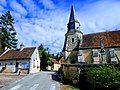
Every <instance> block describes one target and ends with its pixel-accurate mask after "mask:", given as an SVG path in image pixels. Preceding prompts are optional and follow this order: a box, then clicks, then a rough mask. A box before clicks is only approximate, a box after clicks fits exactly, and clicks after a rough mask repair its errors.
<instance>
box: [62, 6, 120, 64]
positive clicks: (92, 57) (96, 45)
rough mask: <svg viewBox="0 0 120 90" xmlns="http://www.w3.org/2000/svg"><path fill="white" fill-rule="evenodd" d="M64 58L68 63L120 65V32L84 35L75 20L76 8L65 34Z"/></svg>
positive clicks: (72, 11) (72, 12)
mask: <svg viewBox="0 0 120 90" xmlns="http://www.w3.org/2000/svg"><path fill="white" fill-rule="evenodd" d="M63 56H64V59H65V60H66V63H93V64H99V63H118V62H119V60H120V30H117V31H109V32H99V33H92V34H83V33H82V32H81V31H80V23H79V22H78V21H77V20H75V17H74V7H73V6H72V8H71V13H70V18H69V22H68V25H67V33H66V34H65V42H64V47H63Z"/></svg>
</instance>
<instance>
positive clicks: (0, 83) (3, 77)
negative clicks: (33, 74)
mask: <svg viewBox="0 0 120 90" xmlns="http://www.w3.org/2000/svg"><path fill="white" fill-rule="evenodd" d="M26 75H27V74H24V75H17V73H0V88H2V87H4V86H6V85H8V84H10V83H12V82H15V81H18V80H20V79H21V78H23V77H24V76H26Z"/></svg>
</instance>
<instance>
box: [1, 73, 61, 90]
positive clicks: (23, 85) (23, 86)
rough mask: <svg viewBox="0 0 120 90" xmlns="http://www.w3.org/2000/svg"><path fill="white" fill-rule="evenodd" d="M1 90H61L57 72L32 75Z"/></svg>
mask: <svg viewBox="0 0 120 90" xmlns="http://www.w3.org/2000/svg"><path fill="white" fill-rule="evenodd" d="M0 90H60V85H59V82H57V81H56V75H55V72H48V71H46V72H40V73H37V74H30V75H27V76H25V77H24V78H22V79H21V80H19V81H16V82H14V83H11V84H9V85H8V86H5V87H3V88H1V89H0Z"/></svg>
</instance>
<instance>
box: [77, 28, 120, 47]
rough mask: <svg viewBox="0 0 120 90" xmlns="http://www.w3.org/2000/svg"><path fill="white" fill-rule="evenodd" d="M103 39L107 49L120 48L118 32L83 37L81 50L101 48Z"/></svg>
mask: <svg viewBox="0 0 120 90" xmlns="http://www.w3.org/2000/svg"><path fill="white" fill-rule="evenodd" d="M101 38H102V40H103V42H104V47H105V48H110V47H120V30H117V31H109V32H100V33H93V34H86V35H83V42H82V45H81V46H79V49H91V48H100V40H101Z"/></svg>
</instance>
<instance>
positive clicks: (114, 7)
mask: <svg viewBox="0 0 120 90" xmlns="http://www.w3.org/2000/svg"><path fill="white" fill-rule="evenodd" d="M72 4H74V7H75V17H76V19H77V20H78V21H79V22H80V23H81V28H80V30H81V31H82V32H83V33H84V34H88V33H95V32H103V31H112V30H118V29H120V0H0V15H1V14H4V13H6V12H7V10H10V11H11V14H12V16H13V18H14V19H15V29H16V31H17V38H18V47H19V44H20V43H22V42H23V43H24V44H25V47H31V46H39V45H40V44H41V43H42V44H43V45H44V46H45V47H48V48H49V49H50V52H51V53H57V52H60V51H62V48H63V43H64V35H65V33H66V31H67V23H68V19H69V14H70V10H71V6H72Z"/></svg>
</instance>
